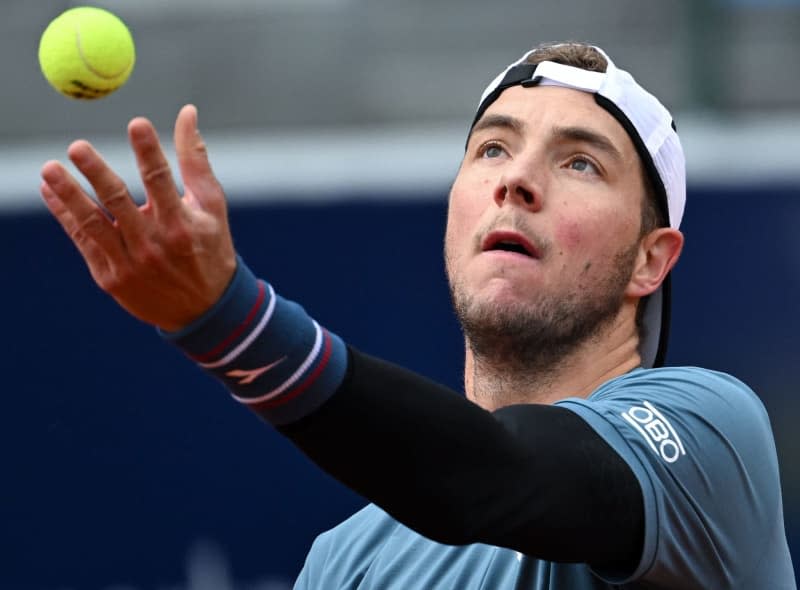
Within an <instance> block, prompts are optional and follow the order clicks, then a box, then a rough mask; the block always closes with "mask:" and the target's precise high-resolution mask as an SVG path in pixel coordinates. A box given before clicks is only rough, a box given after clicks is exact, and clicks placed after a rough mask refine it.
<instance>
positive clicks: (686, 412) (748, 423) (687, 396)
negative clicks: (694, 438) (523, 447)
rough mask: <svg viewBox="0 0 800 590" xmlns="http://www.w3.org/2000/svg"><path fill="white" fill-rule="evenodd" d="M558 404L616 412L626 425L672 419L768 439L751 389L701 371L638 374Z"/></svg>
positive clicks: (761, 411)
mask: <svg viewBox="0 0 800 590" xmlns="http://www.w3.org/2000/svg"><path fill="white" fill-rule="evenodd" d="M559 403H562V404H563V405H566V406H567V407H570V408H571V409H576V406H577V405H580V406H583V407H584V408H585V409H586V410H589V411H596V412H600V413H609V412H611V413H616V414H618V415H619V416H620V417H622V418H623V419H625V420H626V421H627V422H628V423H635V424H641V423H650V422H651V421H652V420H653V419H659V418H666V417H667V416H672V417H673V418H674V419H676V420H678V421H679V422H686V423H687V425H693V426H703V425H705V426H710V425H712V424H713V425H714V426H715V429H723V430H725V431H726V432H730V433H735V432H741V434H742V435H743V436H750V435H753V434H755V433H757V432H759V431H761V432H762V433H763V432H769V434H770V437H771V429H770V425H769V417H768V415H767V411H766V409H765V407H764V404H763V403H762V402H761V400H760V399H759V398H758V396H757V395H756V394H755V392H754V391H753V390H752V389H751V388H750V387H748V386H747V385H746V384H745V383H743V382H742V381H741V380H739V379H737V378H736V377H734V376H732V375H729V374H727V373H722V372H719V371H712V370H709V369H703V368H700V367H663V368H658V369H637V370H635V371H631V372H630V373H627V374H625V375H622V376H621V377H618V378H616V379H612V380H610V381H608V382H606V383H604V384H603V385H601V386H600V387H598V388H597V390H596V391H595V392H594V393H592V395H591V396H590V397H589V398H588V399H586V400H578V399H573V398H570V399H568V400H563V401H562V402H559ZM579 413H581V412H579ZM584 413H585V412H584Z"/></svg>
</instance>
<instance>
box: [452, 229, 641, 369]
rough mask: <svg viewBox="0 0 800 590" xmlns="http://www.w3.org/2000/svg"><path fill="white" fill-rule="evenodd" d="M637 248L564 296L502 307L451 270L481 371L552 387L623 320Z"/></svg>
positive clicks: (454, 294) (460, 314)
mask: <svg viewBox="0 0 800 590" xmlns="http://www.w3.org/2000/svg"><path fill="white" fill-rule="evenodd" d="M636 255H637V245H635V244H634V245H633V246H632V247H630V248H629V249H627V250H625V251H622V252H619V253H618V254H617V255H616V256H615V257H614V264H613V265H612V266H611V270H610V272H609V274H608V275H607V276H606V277H605V278H604V279H602V280H600V281H597V280H595V281H593V283H592V284H578V285H576V286H573V287H571V288H569V289H565V290H563V291H562V292H559V293H549V294H543V293H540V294H533V295H532V297H531V300H530V301H520V302H518V303H516V304H512V305H505V306H501V305H498V304H496V303H495V302H492V301H487V300H485V299H480V298H478V297H476V296H474V295H473V294H470V293H467V292H466V289H465V288H464V285H463V284H461V283H460V282H459V281H458V280H457V278H454V277H453V276H452V273H451V272H450V271H449V267H450V265H449V264H448V276H449V279H450V296H451V299H452V302H453V307H454V309H455V312H456V316H457V317H458V320H459V322H460V324H461V328H462V330H463V332H464V336H465V338H466V339H467V342H468V345H469V347H470V350H471V351H472V354H473V359H474V363H475V369H476V370H481V369H483V370H490V371H492V372H494V373H495V375H496V376H500V375H503V376H504V380H508V381H520V380H522V381H524V382H531V383H533V382H538V383H542V382H546V381H547V375H548V373H550V372H551V371H553V370H554V369H555V368H557V367H559V366H560V365H562V364H563V363H565V362H568V360H569V358H570V356H571V354H572V353H573V352H574V351H576V350H577V349H578V348H579V347H580V346H582V345H584V344H585V343H588V342H590V341H592V340H593V339H597V338H598V337H599V336H600V335H601V334H602V332H603V331H604V329H605V328H607V327H608V326H609V325H610V324H611V323H612V322H613V321H614V319H615V318H616V317H617V315H618V314H619V311H620V309H621V307H622V305H623V303H624V291H625V287H626V286H627V284H628V281H629V280H630V276H631V272H632V270H633V265H634V263H635V260H636Z"/></svg>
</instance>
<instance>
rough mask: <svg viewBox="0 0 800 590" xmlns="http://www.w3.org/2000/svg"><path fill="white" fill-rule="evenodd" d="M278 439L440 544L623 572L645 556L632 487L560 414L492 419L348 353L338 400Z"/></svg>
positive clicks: (588, 431) (609, 456)
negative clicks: (504, 550) (487, 546)
mask: <svg viewBox="0 0 800 590" xmlns="http://www.w3.org/2000/svg"><path fill="white" fill-rule="evenodd" d="M280 430H281V432H282V433H283V434H284V435H286V436H287V437H289V438H290V439H291V440H292V441H293V442H294V443H295V444H296V445H297V446H298V447H299V448H300V449H301V450H302V451H303V452H304V453H305V454H306V455H307V456H308V457H310V458H311V459H312V460H313V461H314V462H315V463H316V464H317V465H319V466H320V467H321V468H322V469H324V470H325V471H327V472H328V473H330V474H331V475H333V476H334V477H335V478H337V479H338V480H339V481H341V482H342V483H344V484H345V485H347V486H348V487H350V488H351V489H353V490H354V491H356V492H358V493H359V494H361V495H363V496H364V497H366V498H368V499H369V500H370V501H372V502H374V503H375V504H377V505H378V506H380V507H381V508H383V509H384V510H386V511H387V512H388V513H390V514H391V515H392V516H394V517H395V518H397V519H398V520H399V521H400V522H402V523H404V524H405V525H407V526H408V527H410V528H412V529H414V530H416V531H417V532H419V533H421V534H423V535H425V536H427V537H429V538H431V539H433V540H435V541H438V542H441V543H447V544H454V545H462V544H469V543H487V544H491V545H497V546H502V547H507V548H510V549H514V550H517V551H520V552H522V553H524V554H526V555H531V556H536V557H540V558H543V559H548V560H552V561H562V562H585V563H590V564H593V565H597V566H601V565H602V566H611V565H613V566H620V567H625V568H626V569H627V568H628V567H633V566H635V564H636V562H637V561H638V559H639V556H640V554H641V549H642V543H643V522H644V512H643V510H644V509H643V500H642V492H641V489H640V487H639V484H638V481H637V480H636V478H635V476H634V475H633V472H632V471H631V469H630V467H628V465H627V464H626V463H625V462H624V461H623V460H622V459H621V458H620V457H619V455H618V454H617V453H616V452H615V451H614V450H613V449H611V447H609V445H608V444H607V443H606V442H605V441H604V440H603V439H602V438H600V436H599V435H598V434H597V433H596V432H595V431H594V430H593V429H592V428H591V427H590V426H589V425H588V424H586V423H585V422H584V421H583V420H582V419H581V418H580V417H579V416H578V415H576V414H574V413H573V412H571V411H569V410H567V409H564V408H560V407H558V406H549V405H538V404H527V405H516V406H510V407H507V408H503V409H501V410H498V411H496V412H494V413H491V412H488V411H486V410H484V409H482V408H480V407H479V406H477V405H476V404H473V403H471V402H469V401H468V400H466V399H465V398H464V397H463V396H461V395H459V394H458V393H456V392H454V391H452V390H450V389H448V388H446V387H443V386H441V385H438V384H436V383H433V382H431V381H429V380H427V379H425V378H423V377H420V376H419V375H416V374H414V373H412V372H410V371H407V370H405V369H402V368H400V367H397V366H394V365H391V364H389V363H386V362H384V361H381V360H379V359H375V358H372V357H370V356H367V355H365V354H362V353H360V352H358V351H355V350H353V349H350V359H349V368H348V374H347V376H346V378H345V380H344V382H343V384H342V385H341V387H340V388H339V390H338V391H337V393H336V394H335V395H334V396H333V397H332V398H331V399H330V400H328V401H327V402H326V403H325V404H324V405H323V406H322V407H321V408H320V409H319V410H317V411H316V412H314V413H313V414H311V415H309V416H307V417H305V418H303V419H302V420H300V421H298V422H295V423H292V424H289V425H285V426H282V427H280Z"/></svg>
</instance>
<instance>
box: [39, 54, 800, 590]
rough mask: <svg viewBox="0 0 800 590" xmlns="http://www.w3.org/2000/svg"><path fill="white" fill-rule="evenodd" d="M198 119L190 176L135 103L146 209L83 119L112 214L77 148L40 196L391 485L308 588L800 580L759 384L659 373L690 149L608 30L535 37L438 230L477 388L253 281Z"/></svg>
mask: <svg viewBox="0 0 800 590" xmlns="http://www.w3.org/2000/svg"><path fill="white" fill-rule="evenodd" d="M196 117H197V114H196V110H195V109H194V107H192V106H187V107H184V108H183V109H182V110H181V112H180V113H179V115H178V118H177V121H176V125H175V147H176V151H177V155H178V162H179V166H180V173H181V175H182V177H183V180H184V184H185V187H186V188H185V190H186V194H185V195H184V196H181V195H179V193H178V191H177V189H176V187H175V184H174V182H173V180H172V176H171V172H170V169H169V166H168V164H167V162H166V159H165V157H164V155H163V152H162V151H161V148H160V145H159V142H158V138H157V136H156V133H155V130H154V129H153V127H152V125H151V124H150V123H149V122H148V121H147V120H145V119H139V118H137V119H134V120H133V121H132V122H131V123H130V125H129V136H130V141H131V145H132V147H133V150H134V152H135V154H136V157H137V161H138V164H139V168H140V173H141V177H142V181H143V183H144V187H145V189H146V193H147V203H146V204H145V205H143V206H142V207H137V206H136V205H135V204H134V202H133V201H132V200H131V199H130V196H129V194H128V191H127V188H126V187H125V186H124V184H123V183H122V181H121V180H120V179H119V177H118V176H117V175H116V174H115V173H114V172H113V171H112V170H110V169H109V168H108V166H107V165H106V164H105V163H104V162H103V160H102V159H101V157H100V156H99V155H98V154H97V153H96V152H95V151H94V149H93V148H92V147H91V145H90V144H88V143H87V142H85V141H78V142H75V143H73V144H72V145H71V146H70V148H69V150H68V154H69V157H70V159H71V160H72V161H73V163H74V164H75V165H76V166H77V168H78V169H79V170H80V171H81V173H82V174H84V175H85V176H86V178H87V179H88V180H89V182H90V183H91V185H92V187H93V189H94V190H95V192H96V193H97V196H98V198H99V200H100V202H101V204H102V206H103V208H104V209H105V210H106V211H107V213H108V214H110V216H109V215H107V214H106V213H105V212H104V211H103V210H102V209H101V208H100V207H99V206H98V205H96V204H95V203H94V202H93V201H92V200H91V199H90V197H89V196H88V195H86V194H85V193H84V192H83V191H82V190H81V188H80V186H79V185H78V183H77V182H76V181H75V180H74V179H73V178H72V177H71V176H70V175H69V174H68V173H67V172H66V170H65V169H64V167H63V166H62V165H60V164H59V163H57V162H48V163H46V164H45V165H44V167H43V170H42V176H43V183H42V186H41V192H42V196H43V198H44V200H45V202H46V203H47V205H48V207H49V209H50V211H51V212H52V213H53V214H54V215H55V216H56V218H57V219H58V220H59V221H60V223H61V224H62V225H63V227H64V228H65V230H66V231H67V232H68V233H69V235H70V236H71V237H72V239H73V241H74V242H75V244H76V246H77V247H78V249H79V250H80V252H81V254H82V255H83V256H84V258H85V259H86V262H87V264H88V266H89V268H90V270H91V273H92V276H93V277H94V279H95V280H96V281H97V283H98V284H99V285H100V286H101V287H102V288H103V289H105V290H106V291H107V292H108V293H109V294H110V295H111V296H112V297H114V298H115V299H116V300H117V301H118V302H119V303H120V305H122V307H124V308H125V309H126V310H128V311H129V312H130V313H131V314H132V315H134V316H135V317H138V318H139V319H141V320H143V321H145V322H148V323H150V324H152V325H154V326H157V327H158V328H159V329H160V330H161V333H162V335H163V336H164V337H165V338H166V339H168V340H170V341H172V342H174V343H175V344H176V345H177V346H179V347H180V348H181V349H182V350H184V351H185V352H186V354H187V355H188V356H190V358H192V359H193V360H194V361H195V362H197V363H198V364H199V365H200V366H201V367H203V368H204V369H205V370H207V371H209V372H210V373H212V374H214V375H216V376H217V377H218V378H220V379H221V380H222V381H223V382H224V383H225V384H226V386H227V387H228V388H229V389H230V391H231V393H232V394H233V395H234V397H235V398H236V399H238V400H240V401H241V402H243V403H245V404H247V405H248V407H250V408H251V409H253V411H255V412H256V413H257V414H258V415H260V416H261V417H262V418H263V419H264V420H266V421H267V422H269V423H270V424H273V425H274V426H275V427H276V428H278V429H279V430H280V431H281V432H282V433H283V434H284V435H286V436H287V437H289V438H290V439H291V440H292V441H293V442H294V443H295V444H297V445H298V446H299V447H300V448H301V449H302V450H303V451H304V452H305V453H307V454H308V455H309V456H310V457H311V458H312V459H313V460H314V461H315V462H316V463H317V464H319V465H320V466H321V467H322V468H323V469H326V470H327V471H328V472H330V473H331V474H333V475H334V476H335V477H337V478H338V479H339V480H340V481H342V482H344V483H345V484H346V485H348V486H350V487H351V488H353V489H354V490H356V491H358V492H359V493H361V494H363V495H364V496H365V497H367V498H368V499H370V500H371V501H372V502H374V504H371V505H369V506H367V507H366V508H365V509H363V510H362V511H360V512H359V513H357V514H356V515H354V516H353V517H352V518H350V519H348V520H347V521H346V522H344V523H343V524H342V525H340V526H339V527H337V528H335V529H334V530H332V531H329V532H328V533H325V534H323V535H321V536H320V537H319V538H318V539H317V541H316V542H315V543H314V546H313V547H312V550H311V552H310V554H309V556H308V559H307V562H306V566H305V568H304V569H303V571H302V572H301V574H300V577H299V578H298V580H297V584H296V587H297V588H326V589H327V588H380V589H384V588H403V589H407V588H492V589H495V588H535V589H552V590H564V589H579V590H583V589H588V588H595V589H596V588H675V589H681V590H690V589H700V588H714V589H723V588H735V589H767V588H768V589H793V588H795V582H794V580H793V574H792V565H791V559H790V556H789V552H788V547H787V543H786V537H785V532H784V524H783V514H782V500H781V495H780V486H779V479H778V467H777V458H776V453H775V447H774V443H773V439H772V434H771V431H770V426H769V421H768V418H767V415H766V412H765V410H764V408H763V406H762V405H761V403H760V402H759V401H758V398H757V397H756V396H755V394H754V393H753V392H752V391H751V390H750V389H749V388H747V386H745V385H744V384H742V383H741V382H739V381H738V380H736V379H735V378H733V377H731V376H728V375H724V374H720V373H716V372H712V371H707V370H703V369H698V368H687V367H680V368H654V367H658V366H659V365H661V364H662V363H663V355H664V352H665V346H666V329H667V320H666V318H667V314H668V311H669V273H670V271H671V269H672V268H673V266H674V264H675V263H676V261H677V259H678V257H679V255H680V251H681V247H682V244H683V237H682V234H681V233H680V231H679V230H678V226H679V224H680V220H681V217H682V213H683V206H684V200H685V173H684V160H683V152H682V150H681V147H680V142H679V141H678V137H677V135H676V133H675V130H674V125H673V124H672V120H671V117H670V116H669V113H668V112H667V111H666V109H664V107H663V106H662V105H661V104H660V103H659V102H658V101H657V100H656V99H655V98H654V97H652V96H651V95H650V94H648V93H647V92H646V91H644V90H643V89H642V88H641V87H639V86H638V85H637V84H636V83H635V82H634V80H633V79H632V78H631V77H630V76H629V75H628V74H627V73H625V72H624V71H622V70H619V69H618V68H616V67H615V66H614V64H613V63H612V62H611V61H610V59H608V56H606V55H605V54H604V53H603V52H602V51H601V50H599V49H597V48H594V47H591V46H588V45H583V44H577V43H569V44H556V45H548V46H542V47H540V48H538V49H536V50H534V51H533V52H531V53H529V54H528V55H526V56H525V57H524V58H523V59H522V60H520V61H519V62H516V63H515V64H512V65H511V66H509V68H507V69H506V70H505V71H504V72H503V73H502V74H500V76H498V77H497V78H496V79H495V80H494V82H492V84H490V86H489V88H487V90H486V92H484V95H483V97H482V98H481V101H480V105H479V108H478V112H477V114H476V117H475V120H474V122H473V126H472V128H471V130H470V133H469V137H468V141H467V146H466V152H465V156H464V160H463V162H462V165H461V167H460V169H459V172H458V175H457V177H456V180H455V182H454V184H453V187H452V191H451V195H450V203H449V216H448V223H447V233H446V239H445V256H446V262H447V271H448V276H449V279H450V283H451V290H452V295H453V301H454V305H455V308H456V311H457V313H458V316H459V318H460V320H461V323H462V326H463V329H464V335H465V344H466V363H465V364H466V367H465V369H466V370H465V388H466V395H467V398H468V400H469V401H468V400H466V399H464V398H463V397H462V396H460V395H458V394H456V393H454V392H452V391H449V390H447V389H446V388H443V387H441V386H438V385H436V384H433V383H430V382H428V381H426V380H424V379H422V378H421V377H419V376H417V375H414V374H412V373H410V372H407V371H405V370H403V369H400V368H398V367H395V366H392V365H389V364H387V363H384V362H382V361H380V360H377V359H374V358H371V357H369V356H367V355H365V354H363V353H361V352H359V351H357V350H354V349H352V348H350V347H348V346H347V345H345V344H344V342H343V341H342V340H341V339H340V338H339V337H337V336H336V335H334V334H331V333H329V332H328V331H326V330H325V329H324V328H322V327H320V326H319V325H318V324H316V322H314V321H313V320H312V319H311V318H309V317H308V316H307V315H306V314H305V312H304V311H303V309H302V308H301V307H299V306H298V305H296V304H294V303H291V302H288V301H286V300H284V299H282V298H281V297H280V296H278V295H277V294H276V293H274V291H273V290H272V288H271V287H270V286H269V285H268V284H267V283H265V282H263V281H259V280H257V279H256V278H255V277H254V276H253V274H252V273H251V271H250V270H249V269H248V268H247V266H246V265H245V264H244V262H243V261H241V260H240V259H238V258H237V256H236V253H235V250H234V247H233V244H232V239H231V236H230V232H229V229H228V223H227V217H226V209H225V201H224V195H223V192H222V188H221V187H220V186H219V184H218V183H217V181H216V180H215V178H214V176H213V173H212V171H211V168H210V166H209V163H208V159H207V156H206V151H205V147H204V144H203V142H202V139H201V138H200V136H199V133H198V131H197V119H196ZM265 460H266V461H268V460H269V458H266V459H265Z"/></svg>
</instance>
